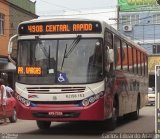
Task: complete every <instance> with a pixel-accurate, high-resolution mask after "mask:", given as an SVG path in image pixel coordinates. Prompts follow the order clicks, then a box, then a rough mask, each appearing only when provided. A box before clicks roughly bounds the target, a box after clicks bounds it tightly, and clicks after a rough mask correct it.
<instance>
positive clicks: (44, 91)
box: [27, 87, 86, 94]
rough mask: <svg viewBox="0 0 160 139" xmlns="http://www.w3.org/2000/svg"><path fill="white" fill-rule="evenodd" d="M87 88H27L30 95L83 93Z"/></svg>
mask: <svg viewBox="0 0 160 139" xmlns="http://www.w3.org/2000/svg"><path fill="white" fill-rule="evenodd" d="M85 89H86V87H27V91H28V93H32V94H33V93H36V94H60V93H63V94H64V93H83V92H84V91H85Z"/></svg>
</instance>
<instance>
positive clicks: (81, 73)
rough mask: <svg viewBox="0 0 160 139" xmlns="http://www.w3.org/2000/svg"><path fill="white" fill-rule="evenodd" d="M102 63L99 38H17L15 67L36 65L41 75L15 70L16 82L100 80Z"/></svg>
mask: <svg viewBox="0 0 160 139" xmlns="http://www.w3.org/2000/svg"><path fill="white" fill-rule="evenodd" d="M102 63H103V62H102V39H99V38H94V39H86V38H85V39H84V38H81V37H77V38H76V39H75V38H74V39H53V40H51V39H41V40H40V39H38V40H36V39H35V40H19V43H18V60H17V68H19V67H22V68H25V67H39V68H40V69H41V71H40V73H41V74H38V75H35V74H34V72H25V71H24V72H23V73H22V72H21V73H20V72H18V77H17V81H18V82H21V83H26V84H61V83H65V84H70V83H73V84H74V83H75V84H76V83H92V82H97V81H100V80H102V76H103V73H102V71H103V70H102V69H103V64H102ZM27 73H28V74H27ZM30 73H31V74H30ZM35 76H36V78H35Z"/></svg>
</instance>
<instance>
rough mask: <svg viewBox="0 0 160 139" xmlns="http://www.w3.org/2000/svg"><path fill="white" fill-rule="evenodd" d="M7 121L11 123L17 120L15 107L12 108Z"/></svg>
mask: <svg viewBox="0 0 160 139" xmlns="http://www.w3.org/2000/svg"><path fill="white" fill-rule="evenodd" d="M9 121H10V122H11V123H15V122H16V121H17V112H16V109H13V111H12V116H11V117H9Z"/></svg>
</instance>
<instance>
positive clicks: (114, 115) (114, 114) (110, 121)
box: [107, 107, 118, 131]
mask: <svg viewBox="0 0 160 139" xmlns="http://www.w3.org/2000/svg"><path fill="white" fill-rule="evenodd" d="M117 118H118V108H117V107H113V112H112V117H111V118H110V119H108V122H107V123H108V126H107V129H108V130H109V131H112V130H114V129H115V128H116V126H117Z"/></svg>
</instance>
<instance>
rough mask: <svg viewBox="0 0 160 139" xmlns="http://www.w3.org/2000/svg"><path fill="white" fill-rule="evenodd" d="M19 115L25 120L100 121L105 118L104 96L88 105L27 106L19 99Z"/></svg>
mask: <svg viewBox="0 0 160 139" xmlns="http://www.w3.org/2000/svg"><path fill="white" fill-rule="evenodd" d="M17 117H18V118H19V119H24V120H25V119H26V120H47V121H86V120H87V121H93V120H94V121H100V120H104V97H102V98H100V99H99V100H97V101H96V102H94V103H92V104H90V105H88V106H86V107H84V106H77V105H73V104H72V105H68V104H50V105H49V104H41V105H36V106H32V107H26V106H25V105H24V104H22V103H21V102H19V101H18V100H17Z"/></svg>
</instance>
